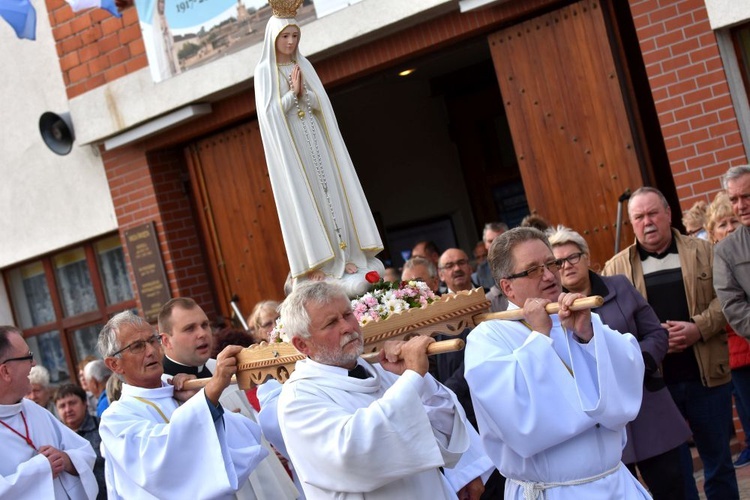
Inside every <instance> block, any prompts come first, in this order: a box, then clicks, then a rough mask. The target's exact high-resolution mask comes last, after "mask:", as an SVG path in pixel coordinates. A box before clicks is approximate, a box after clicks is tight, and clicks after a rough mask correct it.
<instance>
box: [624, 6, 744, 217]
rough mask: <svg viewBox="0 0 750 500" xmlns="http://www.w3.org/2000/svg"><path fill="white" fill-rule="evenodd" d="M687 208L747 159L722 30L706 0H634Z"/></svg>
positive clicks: (654, 91)
mask: <svg viewBox="0 0 750 500" xmlns="http://www.w3.org/2000/svg"><path fill="white" fill-rule="evenodd" d="M629 2H630V10H631V12H632V14H633V20H634V22H635V27H636V31H637V34H638V39H639V42H640V46H641V52H642V53H643V60H644V62H645V65H646V71H647V74H648V78H649V82H650V84H651V92H652V94H653V97H654V102H655V103H656V110H657V113H658V115H659V123H660V124H661V129H662V133H663V135H664V142H665V145H666V149H667V154H668V155H669V163H670V167H671V169H672V175H673V176H674V180H675V185H676V187H677V194H678V195H679V197H680V202H681V204H682V207H683V208H689V207H690V206H692V204H693V203H695V202H696V201H698V200H700V199H704V200H709V199H712V198H713V193H714V192H716V191H717V190H719V189H720V188H721V185H720V181H719V178H720V177H721V175H722V174H724V172H726V171H727V169H728V168H729V167H731V166H733V165H737V164H741V163H746V162H747V159H746V152H745V150H744V147H743V146H742V139H741V137H740V131H739V127H738V124H737V117H736V115H735V113H734V108H733V107H732V98H731V96H730V94H729V86H728V84H727V80H726V76H725V74H724V67H723V64H722V60H721V57H720V55H719V47H718V45H717V42H716V36H715V35H714V33H713V31H712V30H711V26H710V25H709V22H708V14H707V12H706V6H705V3H704V2H703V0H678V1H675V0H629Z"/></svg>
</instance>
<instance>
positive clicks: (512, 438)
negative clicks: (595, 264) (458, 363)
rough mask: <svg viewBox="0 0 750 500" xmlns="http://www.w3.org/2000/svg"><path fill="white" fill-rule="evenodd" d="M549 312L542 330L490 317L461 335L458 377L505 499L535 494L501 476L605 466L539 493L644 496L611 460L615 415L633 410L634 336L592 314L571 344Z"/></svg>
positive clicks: (567, 476) (571, 499) (565, 497)
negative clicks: (584, 334) (588, 329)
mask: <svg viewBox="0 0 750 500" xmlns="http://www.w3.org/2000/svg"><path fill="white" fill-rule="evenodd" d="M510 308H516V307H515V306H514V305H513V304H511V307H510ZM551 318H552V322H553V328H552V331H551V332H550V336H549V337H547V336H545V335H543V334H541V333H539V332H532V331H531V330H530V329H529V328H528V327H526V326H524V324H523V323H521V322H520V321H501V320H495V321H486V322H484V323H482V324H480V325H479V326H477V327H476V328H475V329H474V330H472V332H471V333H470V334H469V337H468V339H467V345H466V356H465V358H464V359H465V375H466V381H467V382H468V384H469V388H470V390H471V399H472V401H473V402H474V411H475V412H476V416H477V423H478V425H479V434H480V435H481V437H482V441H483V443H484V449H485V451H486V452H487V454H488V455H489V456H490V458H491V459H492V461H493V462H494V463H495V465H496V466H497V468H498V470H499V471H500V473H501V474H503V475H504V476H505V477H506V478H508V481H507V482H506V487H505V498H507V499H522V498H536V497H534V496H526V497H525V496H524V491H523V488H522V487H521V486H520V485H519V484H518V483H515V482H513V481H512V480H511V479H520V480H524V481H533V482H540V483H561V482H569V481H573V480H579V479H586V478H592V477H594V476H597V475H599V474H605V473H608V472H610V471H612V472H611V473H609V474H607V475H606V477H603V478H601V479H598V480H596V481H592V482H586V483H585V484H581V485H577V486H558V487H554V488H550V489H547V490H546V491H544V496H540V498H546V499H547V500H580V499H582V498H592V499H593V498H597V499H598V498H607V499H641V498H644V499H645V498H651V497H650V496H649V495H648V493H647V492H646V491H645V490H644V488H643V487H642V486H641V485H640V483H638V481H637V480H636V479H635V478H634V477H633V476H632V475H631V474H630V472H629V471H628V470H627V468H626V467H625V466H624V465H622V464H621V458H622V449H623V446H624V445H625V440H626V432H625V424H627V423H628V422H629V421H631V420H633V419H634V418H635V417H636V415H637V414H638V411H639V410H640V404H641V395H642V390H643V373H644V365H643V357H642V355H641V350H640V348H639V347H638V342H637V340H636V339H635V337H633V336H632V335H630V334H620V333H619V332H616V331H613V330H611V329H610V328H608V327H607V326H606V325H604V324H602V322H601V319H600V318H599V316H598V315H596V314H594V313H592V314H591V323H592V326H593V328H594V337H593V339H592V340H591V341H590V342H589V343H587V344H580V343H578V342H577V341H575V340H574V339H573V336H572V334H571V333H569V332H565V331H564V329H563V328H562V326H561V325H560V320H559V318H558V316H557V315H556V314H555V315H552V316H551ZM568 368H570V370H572V372H573V374H574V376H573V375H571V373H570V372H569V371H568ZM618 466H619V468H618V469H617V470H614V471H613V469H615V468H616V467H618Z"/></svg>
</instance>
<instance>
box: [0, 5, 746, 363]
mask: <svg viewBox="0 0 750 500" xmlns="http://www.w3.org/2000/svg"><path fill="white" fill-rule="evenodd" d="M746 3H747V2H734V1H731V0H705V1H704V0H677V1H666V0H659V1H658V0H630V1H628V2H621V1H618V0H601V1H600V0H580V1H577V2H571V1H556V0H504V1H486V0H462V1H455V0H452V1H449V0H411V1H408V2H404V1H402V0H361V1H359V2H344V4H347V5H346V6H345V8H341V9H340V10H337V11H335V12H332V13H330V14H328V15H325V16H320V17H315V16H312V17H311V18H310V19H309V20H307V21H306V22H304V23H303V24H302V26H301V29H302V40H301V50H302V51H303V52H304V53H305V54H306V55H307V56H308V58H310V60H311V61H312V62H313V64H314V65H315V67H316V70H317V72H318V74H319V75H320V77H321V80H322V81H323V83H324V84H325V85H326V88H327V89H328V91H329V95H330V97H331V100H332V103H333V106H334V108H335V111H336V114H337V118H338V121H339V126H340V128H341V130H342V133H343V135H344V139H345V140H346V142H347V145H348V147H349V151H350V154H351V156H352V159H353V161H354V164H355V166H356V168H357V171H358V174H359V176H360V180H361V182H362V185H363V188H364V190H365V193H366V195H367V198H368V201H369V203H370V206H371V208H372V211H373V213H374V215H375V219H376V222H377V223H378V225H379V226H380V229H381V233H382V236H383V240H384V242H385V243H386V247H387V248H386V252H385V254H384V258H385V259H386V260H390V261H392V262H393V263H394V264H396V265H398V264H399V262H402V260H403V258H405V257H407V256H408V255H404V252H405V251H407V252H408V250H410V249H411V244H413V243H414V242H416V241H418V240H421V239H426V238H427V239H435V240H437V241H438V242H440V246H442V247H443V248H445V247H447V246H459V247H462V248H465V249H467V250H469V249H471V248H473V245H474V243H475V242H476V240H477V239H479V237H480V236H481V228H482V226H483V225H484V223H485V222H488V221H493V220H503V221H505V222H507V223H509V224H510V225H514V224H516V223H518V221H519V220H520V218H521V217H523V216H524V215H525V214H526V213H528V212H530V211H535V212H537V213H539V214H540V215H542V216H543V217H545V218H546V219H548V220H549V221H550V222H553V223H563V224H566V225H568V226H571V227H573V228H575V229H576V230H578V231H580V232H581V233H582V234H584V235H585V236H586V237H587V239H588V240H589V243H590V245H591V247H592V254H593V257H594V259H593V260H594V262H599V263H603V262H604V261H605V260H606V259H607V258H608V257H609V256H611V255H612V253H613V251H614V244H615V241H616V240H617V235H618V234H619V235H620V238H621V240H622V242H623V243H622V244H623V245H625V244H628V243H629V241H631V240H632V231H630V228H629V226H628V225H627V223H626V222H623V223H621V224H620V225H619V226H618V224H617V223H618V221H617V213H618V205H619V202H618V199H619V198H621V197H623V195H624V194H625V193H626V192H627V190H634V189H636V188H638V187H640V186H641V185H644V184H647V185H654V186H657V187H659V188H660V189H661V190H662V191H663V192H664V193H665V194H666V195H667V197H668V199H669V201H670V203H671V205H672V207H673V212H674V214H675V218H676V222H677V223H679V218H680V213H681V211H682V210H685V209H687V208H689V207H690V206H691V205H692V204H693V203H694V202H695V201H698V200H707V201H708V200H710V199H711V198H712V197H713V194H714V193H715V192H716V191H718V190H719V189H720V183H719V177H720V176H721V175H722V174H723V173H724V172H725V171H726V170H727V168H729V167H730V166H732V165H736V164H743V163H747V161H748V160H747V151H748V147H750V124H749V122H748V116H750V112H749V111H748V109H749V108H748V99H747V95H748V88H750V86H748V76H750V73H748V67H750V64H748V62H749V58H750V6H747V5H744V4H746ZM169 4H170V2H169V0H167V1H166V3H165V5H166V6H167V7H168V6H169ZM238 4H239V5H240V9H239V13H240V14H241V16H239V15H238V16H237V17H238V18H239V17H242V22H243V23H244V24H243V26H246V25H249V23H251V21H252V19H255V20H256V21H259V20H262V19H265V18H267V17H268V16H269V15H270V12H269V9H268V7H267V6H259V7H258V8H257V9H255V10H253V11H252V12H249V11H248V10H247V9H246V8H245V7H244V6H243V5H242V4H241V2H238ZM37 8H38V10H39V11H40V17H43V14H44V10H45V9H46V11H47V13H48V19H49V24H46V23H40V26H39V28H38V31H44V30H49V31H48V33H47V36H48V37H49V38H48V40H49V43H50V44H53V45H54V47H53V50H50V51H49V53H48V55H49V54H52V57H51V58H50V59H51V60H48V61H47V64H45V65H44V70H45V71H47V72H49V73H50V74H51V75H53V77H52V78H53V79H57V81H58V82H59V79H60V76H59V75H62V84H61V85H57V86H58V87H59V88H60V91H61V93H62V98H61V99H58V101H59V102H54V103H50V106H53V107H54V106H58V107H59V109H63V108H66V109H69V110H70V112H71V116H72V119H73V124H74V128H75V135H76V142H75V146H74V154H76V155H85V156H86V158H87V161H90V162H91V167H90V168H88V169H87V170H86V171H85V172H84V173H81V174H80V176H79V177H74V178H70V177H68V175H62V176H61V177H62V179H66V180H68V181H70V180H74V181H75V182H74V184H75V186H77V188H76V189H83V186H86V188H92V189H93V188H94V187H96V196H91V197H87V196H86V195H85V194H83V191H75V190H68V191H66V194H65V195H63V194H62V192H59V191H61V189H58V188H61V187H62V184H60V183H62V182H63V181H62V180H60V181H55V180H54V178H53V177H49V172H41V171H40V172H37V173H35V175H36V176H38V177H40V179H42V178H44V179H46V180H47V181H48V182H57V183H58V184H57V185H55V186H52V187H50V189H47V190H43V191H40V190H35V189H32V188H31V187H29V188H28V189H26V188H25V189H24V190H28V192H29V194H28V196H31V197H38V198H42V201H43V202H42V203H40V204H39V205H38V206H33V207H26V206H21V207H16V206H14V213H15V212H22V213H23V218H22V219H20V220H18V221H11V220H10V218H8V220H6V219H5V218H7V216H5V215H0V217H2V218H0V222H2V224H3V226H6V227H7V230H6V231H5V232H6V234H8V235H9V238H10V239H11V240H12V241H20V243H21V244H20V245H13V246H11V247H9V248H8V249H6V253H7V254H6V255H5V256H4V258H3V259H2V261H0V269H2V272H3V276H4V283H5V297H0V298H1V299H2V300H0V315H1V316H3V317H4V318H7V322H15V323H18V324H21V325H22V326H23V328H24V331H25V332H26V333H27V336H29V337H30V338H33V337H37V336H44V335H48V336H49V335H50V332H57V333H56V334H55V335H56V336H54V335H53V337H54V339H55V341H57V342H59V344H60V346H61V347H60V349H59V351H60V352H62V353H63V354H64V360H65V363H63V364H64V365H66V366H67V367H68V370H69V371H71V372H72V370H73V366H74V364H75V363H76V362H77V361H78V360H79V359H80V357H81V356H82V355H83V354H84V353H85V352H86V348H84V347H80V346H79V344H81V342H83V344H81V345H88V344H86V341H85V340H78V339H79V338H80V339H86V338H88V336H89V335H92V334H93V332H95V331H96V329H97V328H98V327H99V326H100V325H101V324H102V323H103V321H106V317H107V315H109V314H111V313H112V312H114V311H115V310H117V309H122V308H137V309H138V310H140V311H141V312H143V313H145V314H147V315H149V314H151V312H152V311H153V310H154V308H158V305H159V304H160V303H163V301H164V300H166V298H168V297H170V296H191V297H193V298H195V299H196V300H197V301H198V302H199V303H200V304H201V305H202V306H203V307H204V308H205V309H206V310H207V312H208V313H209V316H210V317H212V318H213V317H217V316H231V314H232V310H231V308H230V301H232V300H233V299H235V301H236V303H237V304H239V306H240V309H242V310H243V312H245V313H247V312H248V311H249V310H250V308H251V307H252V306H253V304H254V303H255V302H257V301H259V300H263V299H279V298H281V297H282V293H283V292H282V290H283V288H282V287H283V283H284V280H285V277H286V274H287V272H288V265H287V263H286V256H285V253H284V247H283V242H282V240H281V233H280V229H279V223H278V218H277V216H276V211H275V205H274V200H273V195H272V192H271V187H270V182H269V179H268V174H267V171H266V166H265V159H264V155H263V148H262V145H261V141H260V136H259V131H258V122H257V116H256V110H255V101H254V93H253V69H254V66H255V64H256V62H257V61H258V59H259V57H260V44H259V43H258V42H255V43H249V44H248V45H247V46H245V47H243V48H241V49H238V50H236V51H231V50H227V51H225V52H222V50H221V48H222V47H221V46H220V45H212V46H211V48H210V50H209V49H206V51H204V52H203V53H206V54H208V53H210V54H211V59H210V61H208V62H206V63H204V64H195V65H194V66H192V67H190V68H188V69H185V70H184V71H180V72H179V73H178V74H175V75H174V76H171V77H169V78H165V79H163V80H161V81H159V82H158V83H155V82H154V79H153V78H152V72H151V70H150V68H149V60H148V58H147V55H146V54H147V50H146V45H145V43H144V38H143V35H142V32H141V28H140V26H139V19H138V12H137V9H136V8H135V7H128V8H126V9H124V11H123V16H122V18H121V19H118V18H114V17H112V16H110V15H109V14H108V13H106V12H105V11H102V10H89V11H83V12H79V13H73V12H72V11H71V10H70V7H69V6H68V4H67V3H66V2H65V1H64V0H45V1H44V2H38V5H37ZM314 8H315V2H309V1H308V2H305V4H304V6H303V9H307V10H306V12H313V10H314ZM41 35H42V33H39V36H40V40H39V41H40V42H41V41H42V37H41ZM261 35H262V34H261ZM249 36H252V33H251V35H249ZM230 37H231V34H229V33H227V32H226V29H223V30H222V31H221V37H217V38H216V40H218V41H217V42H216V43H217V44H220V43H229V42H227V40H230ZM184 40H186V41H185V42H184V44H183V45H182V46H181V47H184V46H186V44H187V43H188V42H187V40H194V38H188V37H185V38H184ZM191 43H192V42H191ZM16 45H17V44H16ZM222 54H223V55H222ZM199 55H200V52H199V51H197V50H196V51H192V52H191V53H190V57H198V56H199ZM3 57H8V56H3ZM15 57H20V56H19V55H18V54H16V56H15ZM55 59H56V60H55ZM409 69H410V70H413V72H412V73H411V74H409V75H408V76H399V73H400V72H402V71H403V70H409ZM42 94H44V92H42V90H41V89H40V96H39V98H38V100H41V101H43V100H45V99H47V100H48V99H49V97H47V96H46V94H44V96H43V95H42ZM37 111H38V110H36V109H35V110H33V112H34V113H36V112H37ZM31 114H33V113H31ZM37 114H38V113H37ZM27 128H33V127H27ZM18 133H19V134H21V133H22V137H19V138H18V141H17V142H18V144H24V143H29V142H30V139H29V138H30V137H32V136H34V133H32V131H31V130H25V129H24V130H23V131H21V130H20V129H19V130H18ZM14 144H15V143H14ZM14 144H9V145H6V146H4V149H5V148H6V147H11V148H12V146H13V145H14ZM38 147H40V148H44V146H43V145H41V146H38ZM42 151H43V149H42ZM12 159H13V160H14V161H13V162H12V163H13V164H14V167H13V168H14V169H15V170H16V171H20V170H21V168H22V165H23V164H24V163H26V161H25V160H26V158H25V157H23V155H20V154H19V155H17V156H16V157H13V158H12ZM59 161H66V162H67V161H69V158H68V157H64V158H63V159H61V160H59ZM78 166H79V167H80V162H79V163H78ZM8 175H13V174H10V173H9V174H8ZM15 175H18V174H15ZM73 175H75V174H73ZM9 178H10V179H11V180H13V181H14V183H13V184H14V185H15V184H16V183H18V184H19V185H24V186H26V185H28V186H33V185H34V183H36V182H39V180H37V179H34V181H33V182H28V183H27V181H25V180H22V179H20V178H17V177H16V178H14V177H9ZM8 189H10V186H9V185H8V184H7V183H4V188H3V189H2V192H3V193H5V191H6V190H8ZM3 198H5V199H6V200H7V197H6V196H5V194H4V195H3ZM71 203H72V205H79V206H80V210H81V211H82V212H83V213H82V214H77V213H69V210H68V209H69V208H70V206H71ZM42 206H43V207H44V210H42V208H41V207H42ZM50 213H53V214H54V215H55V216H57V217H59V218H61V219H64V221H56V220H54V219H48V217H49V214H50ZM100 219H101V220H100ZM6 227H4V229H6ZM28 228H34V229H35V231H40V232H41V233H42V234H47V233H49V234H52V235H53V236H55V234H56V232H57V231H56V230H60V231H59V232H61V233H63V234H64V237H62V236H60V237H53V238H50V239H45V238H42V240H41V242H42V243H41V244H40V242H39V240H38V239H37V238H34V237H33V235H34V233H33V232H29V231H28ZM16 234H18V236H19V237H20V238H21V239H20V240H17V239H16ZM71 252H72V254H71ZM82 256H83V259H82ZM71 262H76V263H78V264H77V265H78V266H79V268H81V269H83V268H85V269H87V270H88V272H89V273H88V274H89V277H88V278H85V277H83V278H81V276H80V274H81V272H82V271H80V272H79V273H78V274H76V275H75V276H76V278H75V279H73V278H70V277H67V276H66V275H64V273H63V272H62V271H57V269H58V268H63V267H65V266H66V265H68V264H69V263H71ZM103 262H104V263H105V264H103ZM34 266H36V267H34ZM40 266H41V267H40ZM32 268H33V269H32ZM39 269H41V270H42V271H44V272H43V273H42V274H40V273H39ZM34 270H36V274H34V272H35V271H34ZM84 274H85V273H84ZM40 276H43V278H40ZM30 277H31V278H30ZM33 277H36V280H37V283H41V282H42V281H43V284H44V285H45V286H46V289H47V295H49V300H47V299H45V300H47V301H46V302H44V301H42V300H41V299H39V297H40V296H42V297H45V295H44V292H43V291H40V289H39V286H37V287H36V288H35V287H34V284H33V283H32V282H33V279H32V278H33ZM66 280H67V281H66ZM76 280H77V281H76ZM87 280H88V281H87ZM108 280H109V281H108ZM68 282H69V283H68ZM81 282H83V283H84V284H86V283H90V284H91V286H90V289H91V291H90V292H89V299H88V300H89V303H90V304H92V306H91V307H88V308H83V309H86V310H80V309H81V308H78V309H75V308H73V309H71V308H69V307H68V305H66V302H65V301H66V300H68V301H69V302H71V303H78V301H79V300H82V299H79V298H77V297H73V296H70V298H66V297H67V295H66V293H67V292H66V290H68V289H70V290H77V289H78V288H79V284H80V283H81ZM125 285H127V286H129V287H130V289H131V290H132V293H131V294H127V293H125V292H124V290H125V289H126V288H127V286H125ZM42 288H44V287H42ZM40 294H41V295H40ZM35 304H46V305H45V307H46V308H47V310H48V311H51V312H49V313H48V314H47V315H46V316H43V317H40V318H33V317H32V316H33V315H32V314H31V313H30V312H29V311H36V310H38V309H39V308H40V307H36V306H35ZM94 304H96V307H94V306H93V305H94ZM66 307H68V308H67V309H66ZM81 330H86V331H85V332H81ZM41 338H43V337H40V339H41ZM45 345H46V344H45ZM61 366H62V364H61ZM61 376H64V375H61Z"/></svg>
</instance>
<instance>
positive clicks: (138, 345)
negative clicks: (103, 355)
mask: <svg viewBox="0 0 750 500" xmlns="http://www.w3.org/2000/svg"><path fill="white" fill-rule="evenodd" d="M146 344H151V345H152V346H157V345H161V337H160V336H158V335H152V336H150V337H149V338H147V339H145V340H144V339H141V340H136V341H135V342H131V343H129V344H128V345H126V346H125V347H123V348H122V349H120V350H119V351H117V352H115V353H112V354H110V355H109V356H110V357H115V356H117V355H118V354H122V353H123V352H125V351H127V350H130V352H131V353H133V354H140V353H142V352H143V351H145V350H146Z"/></svg>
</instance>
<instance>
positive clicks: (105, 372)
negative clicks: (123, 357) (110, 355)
mask: <svg viewBox="0 0 750 500" xmlns="http://www.w3.org/2000/svg"><path fill="white" fill-rule="evenodd" d="M111 375H112V370H110V369H109V368H107V365H106V364H104V361H102V360H101V359H97V360H94V361H92V362H90V363H87V364H86V367H85V368H84V369H83V376H84V377H86V378H87V379H90V378H93V379H94V380H96V381H97V382H104V381H105V380H107V379H108V378H109V377H110V376H111Z"/></svg>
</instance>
